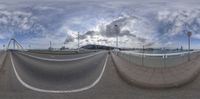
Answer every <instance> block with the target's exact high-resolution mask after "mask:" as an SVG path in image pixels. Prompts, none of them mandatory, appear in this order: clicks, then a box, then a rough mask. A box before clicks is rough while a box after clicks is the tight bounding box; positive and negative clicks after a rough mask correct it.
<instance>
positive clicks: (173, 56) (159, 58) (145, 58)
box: [114, 51, 200, 67]
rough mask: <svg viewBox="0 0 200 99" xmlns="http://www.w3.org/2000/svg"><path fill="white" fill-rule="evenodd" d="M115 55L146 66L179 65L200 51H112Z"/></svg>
mask: <svg viewBox="0 0 200 99" xmlns="http://www.w3.org/2000/svg"><path fill="white" fill-rule="evenodd" d="M114 53H115V55H117V56H119V57H122V58H123V59H125V60H127V61H129V62H130V63H133V64H136V65H143V66H148V67H170V66H176V65H181V64H183V63H185V62H188V58H190V59H191V60H192V59H194V58H196V57H197V56H198V55H199V54H200V51H190V52H178V53H167V54H147V53H133V52H128V51H127V52H114Z"/></svg>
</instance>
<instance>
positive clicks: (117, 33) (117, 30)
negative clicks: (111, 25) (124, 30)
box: [115, 25, 119, 48]
mask: <svg viewBox="0 0 200 99" xmlns="http://www.w3.org/2000/svg"><path fill="white" fill-rule="evenodd" d="M115 32H116V48H118V35H119V27H118V25H115Z"/></svg>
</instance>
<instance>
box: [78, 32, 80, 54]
mask: <svg viewBox="0 0 200 99" xmlns="http://www.w3.org/2000/svg"><path fill="white" fill-rule="evenodd" d="M79 44H80V41H79V32H78V52H79Z"/></svg>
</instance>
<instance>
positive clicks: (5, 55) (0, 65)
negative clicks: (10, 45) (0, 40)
mask: <svg viewBox="0 0 200 99" xmlns="http://www.w3.org/2000/svg"><path fill="white" fill-rule="evenodd" d="M2 53H3V54H2V55H1V56H0V70H1V69H2V67H3V65H4V63H5V59H6V57H7V52H6V51H4V52H2Z"/></svg>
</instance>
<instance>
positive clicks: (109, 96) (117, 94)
mask: <svg viewBox="0 0 200 99" xmlns="http://www.w3.org/2000/svg"><path fill="white" fill-rule="evenodd" d="M12 55H13V61H14V62H15V64H16V66H15V67H16V70H17V71H18V72H19V75H20V77H22V79H23V80H24V81H26V82H27V83H29V84H31V85H32V86H34V87H39V88H43V89H48V90H51V89H53V90H68V89H69V90H73V89H74V88H81V87H83V86H88V85H90V84H91V83H92V82H93V80H95V79H96V77H97V76H99V72H101V71H102V67H103V65H102V64H103V63H104V62H105V58H106V55H107V54H106V52H105V53H101V54H99V55H96V56H94V57H92V58H89V59H86V60H85V59H84V60H80V61H81V63H82V65H78V63H77V65H76V66H77V67H79V66H86V67H87V68H91V67H90V66H87V65H85V64H89V63H90V64H97V65H93V66H95V68H96V69H90V70H89V72H90V73H86V72H84V73H80V74H85V73H86V74H85V75H91V77H88V78H87V77H83V79H77V80H74V79H73V78H71V79H70V78H67V79H70V80H71V81H72V82H74V84H72V86H68V85H67V84H62V85H58V87H55V85H54V83H57V82H55V81H53V79H56V76H57V75H56V74H57V72H55V73H53V74H55V75H51V74H49V73H50V72H49V71H48V72H45V74H46V75H51V76H52V77H53V78H51V77H50V78H49V77H48V78H45V77H46V75H40V76H41V78H42V79H39V78H40V77H39V74H37V73H38V71H35V72H36V73H34V72H32V71H31V70H32V69H30V68H28V67H32V66H36V67H37V68H40V67H39V65H40V66H41V64H39V63H42V64H43V65H44V67H45V66H46V65H47V63H46V62H45V61H41V60H40V61H39V60H37V59H33V58H30V57H26V56H23V55H21V54H19V53H13V54H12ZM23 59H26V60H28V61H29V62H31V63H29V62H28V63H24V61H23ZM38 62H39V63H38ZM87 62H89V63H87ZM74 63H75V62H74ZM33 64H34V65H33ZM36 64H37V65H36ZM63 64H65V63H63ZM4 65H5V66H4V68H3V71H1V72H0V82H1V83H0V97H1V99H198V98H199V96H200V95H199V91H200V87H199V86H200V77H198V78H197V79H196V80H194V81H193V82H192V83H189V84H187V85H184V86H182V87H178V88H170V89H147V88H140V87H137V86H134V85H129V84H128V83H126V82H124V81H123V80H122V79H121V78H120V77H119V76H118V74H117V71H116V69H115V66H114V64H113V61H112V59H111V57H110V56H109V57H108V61H107V63H106V68H105V72H104V73H103V75H102V78H101V79H100V81H99V82H98V83H97V84H96V85H95V86H94V87H92V88H90V89H87V90H84V91H80V92H72V93H48V92H47V93H44V92H38V91H34V90H31V89H28V88H26V87H24V86H23V85H22V84H21V83H20V82H19V81H18V79H17V77H16V74H15V72H14V70H13V67H12V64H11V60H10V57H7V59H6V62H5V64H4ZM43 65H42V67H41V68H43ZM48 65H49V66H50V67H53V63H51V64H49V63H48ZM48 65H47V66H48ZM25 66H27V67H25ZM64 66H65V65H61V67H62V68H63V67H64ZM67 66H70V65H67ZM73 66H75V65H73ZM56 67H57V65H56ZM37 68H36V69H37ZM34 69H35V68H34ZM34 69H33V70H34ZM67 69H68V68H67ZM26 70H30V71H29V72H28V71H26ZM59 70H60V69H59V68H56V71H59ZM75 70H76V69H75ZM42 71H43V70H42ZM50 71H51V69H50ZM64 71H65V70H64ZM92 71H94V72H92ZM96 72H97V73H96ZM32 73H33V74H32ZM23 74H26V75H23ZM61 74H62V73H61ZM80 74H79V73H78V75H79V76H80ZM85 75H83V76H85ZM62 76H64V77H66V76H67V75H66V74H62ZM26 77H28V78H26ZM29 77H30V78H29ZM38 77H39V78H38ZM33 80H37V81H33ZM46 81H53V82H46ZM82 81H85V83H82ZM62 82H66V83H69V81H66V80H63V79H61V78H59V79H58V83H62ZM76 82H77V83H76ZM78 82H80V84H78ZM38 84H42V86H40V85H38ZM44 84H47V85H45V86H43V85H44ZM51 85H52V86H51ZM70 85H71V84H70ZM76 85H79V87H78V86H76ZM62 87H63V88H62Z"/></svg>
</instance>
